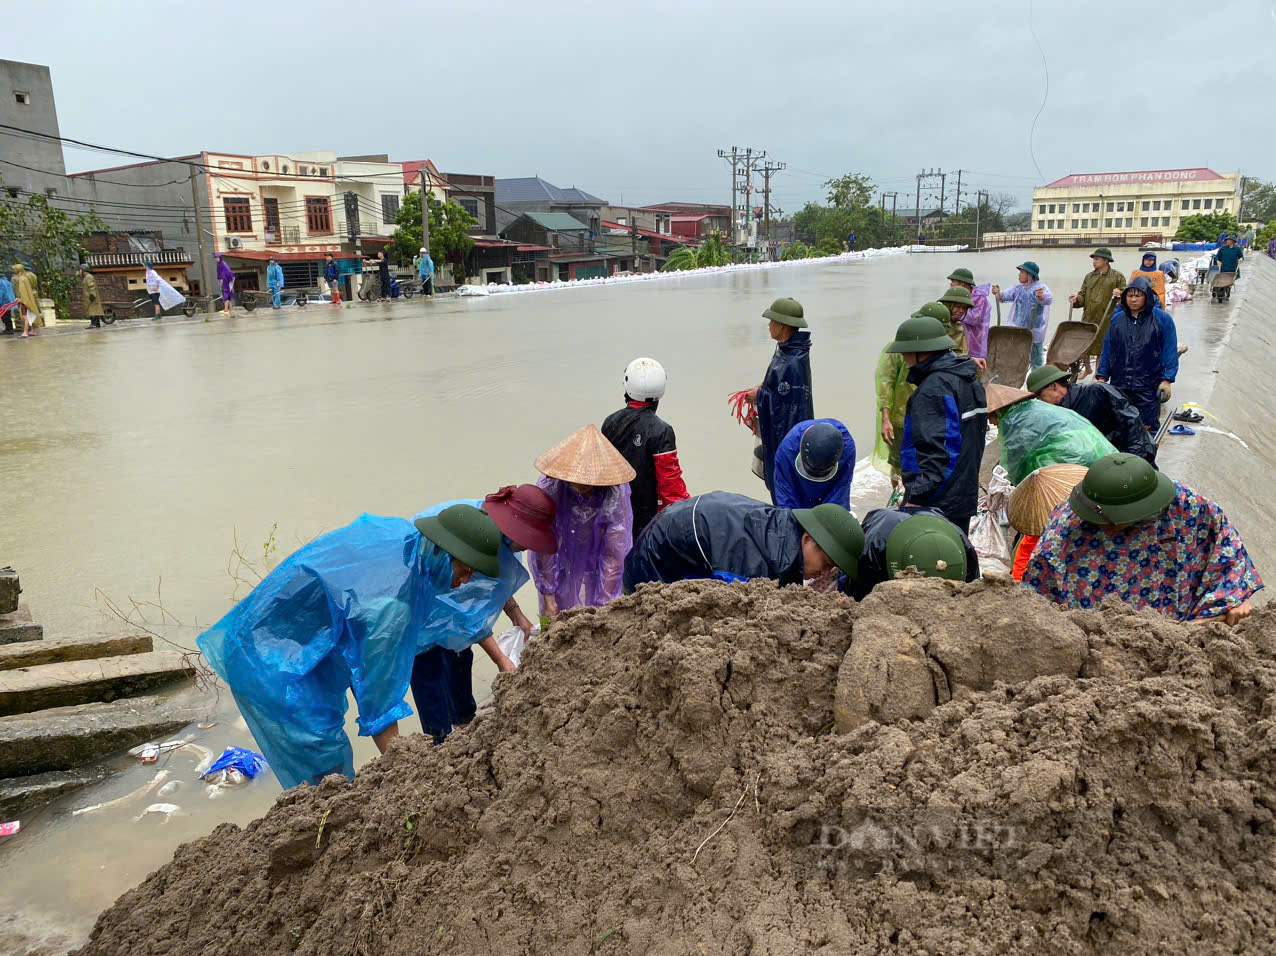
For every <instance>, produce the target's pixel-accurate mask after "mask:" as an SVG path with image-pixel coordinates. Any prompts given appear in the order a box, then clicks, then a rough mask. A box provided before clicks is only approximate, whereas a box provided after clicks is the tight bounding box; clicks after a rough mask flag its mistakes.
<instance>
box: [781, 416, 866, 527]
mask: <svg viewBox="0 0 1276 956" xmlns="http://www.w3.org/2000/svg"><path fill="white" fill-rule="evenodd" d="M816 422H826V423H828V424H830V425H833V426H835V427H836V428H837V429H838V431H840V432H841V433H842V457H841V458H840V459H838V463H837V472H836V473H835V474H834V475H833V477H831V478H829V479H828V480H827V481H812V480H811V479H810V478H803V477H802V475H801V473H799V472H798V469H797V462H798V457H799V456H800V455H801V454H802V436H803V435H804V434H805V433H806V430H807V429H808V428H810V427H811V426H812V425H814V424H816ZM773 474H774V478H775V503H776V504H777V505H778V506H779V507H781V508H814V507H815V506H816V505H822V504H826V503H829V502H831V503H833V504H836V505H841V506H842V507H843V508H845V509H846V510H847V511H850V510H851V479H852V478H853V477H854V474H855V439H854V438H852V437H851V433H850V431H849V430H847V427H846V426H845V425H843V424H842V423H841V422H839V421H838V420H837V419H836V418H818V419H815V420H814V421H805V422H798V423H797V424H796V425H794V426H793V427H792V428H790V429H789V433H788V434H787V435H785V436H784V441H782V442H780V448H779V450H778V451H777V452H776V454H775V462H774V472H773Z"/></svg>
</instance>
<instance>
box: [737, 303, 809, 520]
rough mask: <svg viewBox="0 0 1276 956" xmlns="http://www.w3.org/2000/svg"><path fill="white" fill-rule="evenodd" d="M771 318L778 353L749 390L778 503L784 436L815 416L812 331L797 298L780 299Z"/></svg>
mask: <svg viewBox="0 0 1276 956" xmlns="http://www.w3.org/2000/svg"><path fill="white" fill-rule="evenodd" d="M762 316H763V318H766V319H770V320H771V326H770V332H771V338H773V339H775V341H776V343H777V344H776V346H775V354H774V355H773V356H772V358H771V364H770V365H769V366H767V370H766V376H765V377H764V378H763V379H762V384H761V385H759V386H758V387H757V388H753V389H750V390H749V392H748V399H749V401H750V402H751V403H752V404H754V405H755V406H756V407H757V410H758V437H759V438H761V440H762V468H763V480H764V481H765V482H766V486H767V490H768V491H770V492H771V503H772V504H775V480H774V471H775V453H776V452H777V451H778V450H779V448H780V442H782V441H784V436H785V435H787V434H788V433H789V430H790V429H791V428H792V427H793V426H794V425H796V424H797V423H798V422H804V421H807V420H808V419H812V418H814V417H815V402H814V399H813V398H812V395H811V333H810V332H807V331H804V330H805V329H806V325H807V323H806V318H805V317H804V316H803V314H802V306H801V304H800V303H799V302H798V301H797V300H796V299H776V300H775V301H774V302H773V303H771V308H769V309H767V310H766V311H765V312H763V313H762Z"/></svg>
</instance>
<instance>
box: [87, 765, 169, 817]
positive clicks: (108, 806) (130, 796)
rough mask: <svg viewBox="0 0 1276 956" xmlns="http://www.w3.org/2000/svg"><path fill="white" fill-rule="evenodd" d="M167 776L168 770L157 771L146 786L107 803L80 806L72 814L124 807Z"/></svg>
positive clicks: (152, 788)
mask: <svg viewBox="0 0 1276 956" xmlns="http://www.w3.org/2000/svg"><path fill="white" fill-rule="evenodd" d="M167 777H168V771H167V770H159V771H156V773H155V776H154V777H152V778H151V782H150V783H148V784H147V785H146V786H144V787H140V788H138V789H137V790H134V791H133V792H132V793H128V794H125V795H124V796H122V797H119V798H117V799H115V800H108V801H107V802H106V803H95V804H93V806H91V807H80V809H78V810H72V811H71V816H73V817H78V816H79V815H80V814H81V813H92V812H93V811H95V810H110V809H112V808H114V807H122V806H123V805H124V804H126V803H129V802H131V801H133V800H137V799H139V798H141V797H144V796H146V795H147V794H148V793H150V792H151V791H152V790H154V789H155V788H156V787H158V786H159V785H160V784H161V783H163V782H164V781H165V779H167Z"/></svg>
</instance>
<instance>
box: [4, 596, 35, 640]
mask: <svg viewBox="0 0 1276 956" xmlns="http://www.w3.org/2000/svg"><path fill="white" fill-rule="evenodd" d="M43 637H44V625H43V624H33V623H32V622H31V609H30V608H29V607H27V606H26V605H25V604H20V605H18V607H17V608H16V609H15V610H13V611H10V612H9V613H8V614H0V645H3V644H19V643H21V642H23V641H38V640H40V639H41V638H43Z"/></svg>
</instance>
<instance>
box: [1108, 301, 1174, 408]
mask: <svg viewBox="0 0 1276 956" xmlns="http://www.w3.org/2000/svg"><path fill="white" fill-rule="evenodd" d="M1130 289H1140V290H1142V292H1143V294H1144V295H1146V296H1147V302H1146V303H1145V304H1144V306H1143V310H1142V311H1141V312H1139V313H1138V314H1137V315H1131V314H1130V309H1129V306H1128V305H1127V304H1126V301H1127V300H1126V297H1127V296H1128V295H1129V292H1130ZM1154 300H1155V293H1154V292H1153V291H1152V286H1151V284H1150V283H1149V282H1148V281H1147V279H1144V278H1143V277H1142V276H1139V277H1137V278H1135V279H1133V280H1132V281H1131V282H1130V284H1129V286H1127V287H1126V290H1125V291H1124V292H1122V293H1121V306H1120V307H1119V308H1118V309H1117V310H1116V313H1115V314H1114V315H1113V316H1112V324H1111V325H1110V326H1109V327H1108V337H1107V338H1106V339H1104V341H1103V354H1102V355H1101V356H1100V357H1099V369H1098V376H1099V378H1103V379H1107V380H1108V381H1109V382H1111V383H1112V384H1113V385H1115V386H1116V387H1117V388H1119V389H1121V390H1122V391H1123V392H1125V393H1126V395H1127V396H1129V398H1130V401H1131V402H1132V403H1133V404H1134V406H1135V407H1136V408H1137V409H1138V410H1139V415H1140V416H1141V417H1142V419H1143V424H1144V425H1146V426H1147V427H1148V428H1156V427H1157V425H1158V424H1160V421H1161V402H1160V400H1159V399H1158V398H1157V396H1156V389H1157V386H1158V385H1160V384H1161V382H1173V381H1174V379H1175V378H1176V377H1177V376H1178V373H1179V339H1178V330H1177V329H1176V328H1175V327H1174V319H1172V318H1171V317H1170V314H1169V313H1168V312H1166V311H1164V310H1163V309H1160V308H1158V307H1157V306H1156V305H1155V304H1153V303H1154Z"/></svg>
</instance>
